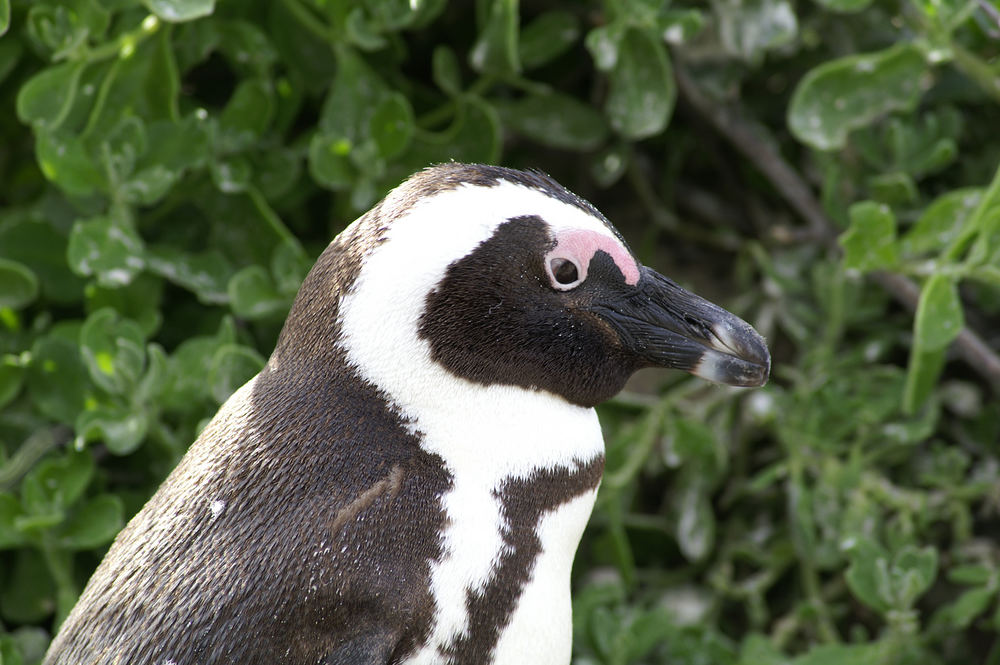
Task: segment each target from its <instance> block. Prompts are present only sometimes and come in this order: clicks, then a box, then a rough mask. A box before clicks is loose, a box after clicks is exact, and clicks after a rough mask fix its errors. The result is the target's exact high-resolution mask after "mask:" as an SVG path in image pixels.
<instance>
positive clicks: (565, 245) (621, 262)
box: [545, 229, 639, 286]
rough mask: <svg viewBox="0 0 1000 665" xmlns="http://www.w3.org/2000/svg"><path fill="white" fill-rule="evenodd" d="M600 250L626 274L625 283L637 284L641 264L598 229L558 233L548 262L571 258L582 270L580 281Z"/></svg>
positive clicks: (548, 256) (620, 245)
mask: <svg viewBox="0 0 1000 665" xmlns="http://www.w3.org/2000/svg"><path fill="white" fill-rule="evenodd" d="M598 250H600V251H602V252H605V253H607V254H608V255H609V256H611V258H612V260H613V261H614V262H615V265H616V266H618V269H619V270H621V272H622V275H624V276H625V283H626V284H629V285H631V286H635V285H636V284H638V283H639V264H637V263H636V262H635V259H634V258H632V255H631V254H629V253H628V251H627V250H626V249H625V248H624V247H623V246H622V244H621V243H619V242H618V241H617V240H615V239H614V238H612V237H610V236H606V235H604V234H603V233H598V232H597V231H587V230H584V229H573V230H569V231H561V232H559V233H557V234H556V247H555V249H553V250H552V251H551V252H549V254H548V255H547V256H546V259H545V260H546V262H547V263H548V262H550V261H552V259H569V260H570V261H572V262H573V263H575V264H576V265H577V266H578V267H579V269H580V270H581V274H580V281H583V280H585V279H586V278H587V267H588V266H589V265H590V260H591V259H592V258H594V254H596V253H597V252H598Z"/></svg>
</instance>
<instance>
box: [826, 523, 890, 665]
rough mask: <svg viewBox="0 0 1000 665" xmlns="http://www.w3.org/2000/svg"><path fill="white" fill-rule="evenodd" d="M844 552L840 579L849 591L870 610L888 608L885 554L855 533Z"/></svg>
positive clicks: (887, 570) (887, 575) (886, 559)
mask: <svg viewBox="0 0 1000 665" xmlns="http://www.w3.org/2000/svg"><path fill="white" fill-rule="evenodd" d="M848 556H849V557H850V560H851V565H850V566H848V568H847V572H846V573H845V575H844V579H845V580H847V586H848V587H850V589H851V593H853V594H854V596H855V597H856V598H857V599H858V600H860V601H861V602H862V603H864V604H865V605H867V606H868V607H870V608H872V609H873V610H875V611H877V612H881V613H885V612H888V611H889V609H890V608H891V607H892V600H893V599H892V595H891V588H890V586H889V554H888V553H887V552H886V551H885V549H884V548H883V547H882V546H881V545H879V544H878V543H876V542H875V541H873V540H870V539H868V538H864V537H859V538H857V539H856V540H855V542H854V543H853V544H852V546H851V548H850V549H849V551H848ZM809 662H811V661H809ZM816 662H824V661H816Z"/></svg>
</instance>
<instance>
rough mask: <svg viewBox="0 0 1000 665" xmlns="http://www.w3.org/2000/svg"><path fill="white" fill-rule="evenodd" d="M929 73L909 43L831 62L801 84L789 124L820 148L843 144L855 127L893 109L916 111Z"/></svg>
mask: <svg viewBox="0 0 1000 665" xmlns="http://www.w3.org/2000/svg"><path fill="white" fill-rule="evenodd" d="M926 71H927V65H926V64H925V62H924V56H923V54H922V53H921V52H920V50H919V49H918V48H917V47H915V46H912V45H908V44H900V45H897V46H893V47H891V48H888V49H886V50H884V51H879V52H877V53H866V54H863V55H851V56H846V57H843V58H839V59H837V60H834V61H831V62H827V63H825V64H823V65H820V66H819V67H816V68H815V69H813V70H811V71H810V72H809V73H808V74H806V76H805V77H804V78H803V79H802V80H801V81H800V82H799V84H798V86H797V87H796V88H795V93H794V94H793V95H792V101H791V104H790V106H789V108H788V126H789V128H790V129H791V130H792V133H793V134H794V135H795V137H796V138H797V139H799V140H800V141H802V142H803V143H806V144H808V145H810V146H812V147H814V148H816V149H818V150H833V149H837V148H842V147H844V145H845V143H846V142H847V135H848V133H849V132H850V131H851V130H853V129H858V128H860V127H864V126H866V125H869V124H871V123H872V122H873V121H875V120H876V119H877V118H879V117H881V116H883V115H885V114H886V113H889V112H890V111H897V110H899V111H907V110H911V109H913V108H914V107H915V106H916V104H917V102H918V101H919V99H920V95H921V93H922V91H923V83H922V81H921V79H922V77H923V76H924V75H925V72H926Z"/></svg>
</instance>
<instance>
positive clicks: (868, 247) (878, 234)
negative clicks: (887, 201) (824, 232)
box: [840, 201, 899, 271]
mask: <svg viewBox="0 0 1000 665" xmlns="http://www.w3.org/2000/svg"><path fill="white" fill-rule="evenodd" d="M849 214H850V217H851V226H850V228H848V230H847V231H846V232H845V233H844V234H843V235H842V236H841V237H840V244H841V246H842V247H843V248H844V267H845V268H848V269H853V270H861V271H869V270H881V269H885V268H892V267H893V266H895V265H896V263H897V261H898V259H899V257H898V251H897V248H896V218H895V216H894V215H893V214H892V210H891V209H890V208H889V207H888V206H886V205H881V204H878V203H875V202H873V201H864V202H861V203H855V204H854V205H853V206H851V208H850V211H849Z"/></svg>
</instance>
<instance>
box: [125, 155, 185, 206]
mask: <svg viewBox="0 0 1000 665" xmlns="http://www.w3.org/2000/svg"><path fill="white" fill-rule="evenodd" d="M178 177H179V174H178V173H177V172H176V171H171V170H169V169H167V168H165V167H163V166H161V165H159V164H154V165H152V166H149V167H147V168H144V169H142V170H141V171H139V172H137V173H135V174H133V175H132V176H131V177H130V178H129V179H128V180H126V181H125V182H124V183H122V185H121V187H119V188H118V193H119V194H120V195H121V196H122V198H123V199H124V200H126V201H128V202H129V203H134V204H137V205H143V206H149V205H153V204H154V203H158V202H159V201H160V200H161V199H162V198H163V197H164V196H166V195H167V192H169V191H170V189H171V188H172V187H173V186H174V184H176V182H177V180H178Z"/></svg>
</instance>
